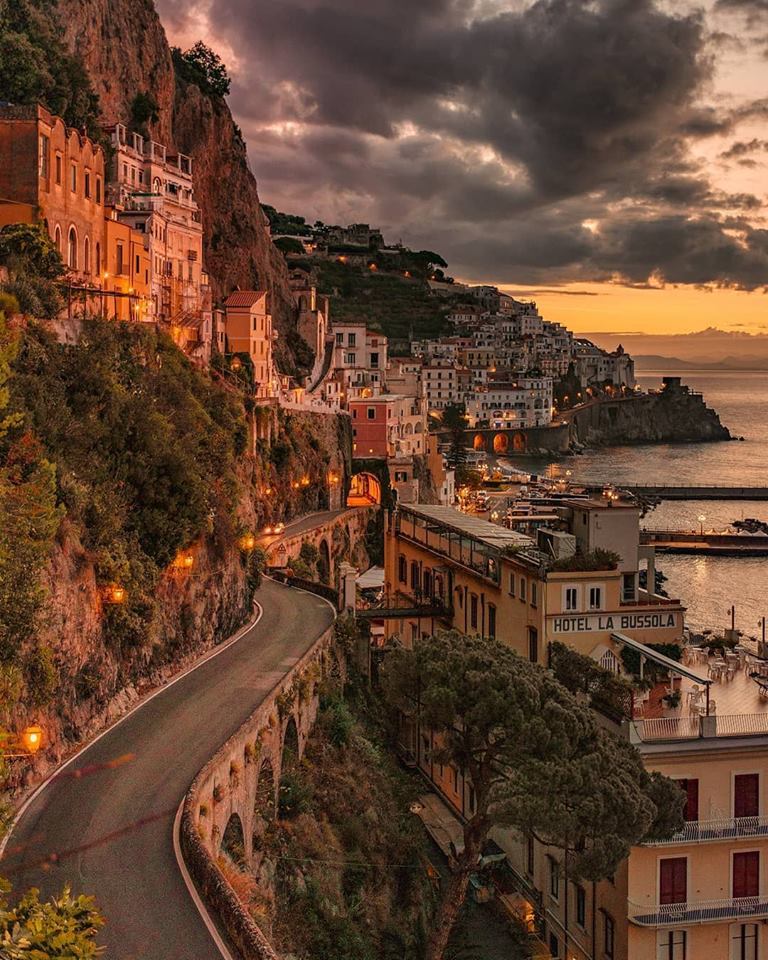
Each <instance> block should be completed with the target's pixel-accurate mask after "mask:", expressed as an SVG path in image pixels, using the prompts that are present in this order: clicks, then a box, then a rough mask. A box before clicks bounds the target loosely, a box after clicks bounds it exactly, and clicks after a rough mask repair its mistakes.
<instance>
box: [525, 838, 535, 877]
mask: <svg viewBox="0 0 768 960" xmlns="http://www.w3.org/2000/svg"><path fill="white" fill-rule="evenodd" d="M525 847H526V849H525V872H526V873H527V874H528V876H530V877H532V876H533V870H534V867H535V866H536V844H535V842H534V839H533V837H528V840H527V842H526V845H525Z"/></svg>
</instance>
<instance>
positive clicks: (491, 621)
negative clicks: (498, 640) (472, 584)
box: [488, 603, 496, 639]
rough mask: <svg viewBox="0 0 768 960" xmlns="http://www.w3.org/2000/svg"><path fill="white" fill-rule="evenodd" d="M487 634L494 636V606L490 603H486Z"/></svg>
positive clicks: (492, 637)
mask: <svg viewBox="0 0 768 960" xmlns="http://www.w3.org/2000/svg"><path fill="white" fill-rule="evenodd" d="M488 636H489V637H491V639H495V637H496V607H494V605H493V604H492V603H489V604H488Z"/></svg>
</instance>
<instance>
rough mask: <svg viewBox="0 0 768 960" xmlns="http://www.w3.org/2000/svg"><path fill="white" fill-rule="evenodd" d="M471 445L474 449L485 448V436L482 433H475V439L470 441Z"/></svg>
mask: <svg viewBox="0 0 768 960" xmlns="http://www.w3.org/2000/svg"><path fill="white" fill-rule="evenodd" d="M472 447H473V448H474V449H475V450H485V437H484V436H483V435H482V433H476V434H475V439H474V440H473V441H472Z"/></svg>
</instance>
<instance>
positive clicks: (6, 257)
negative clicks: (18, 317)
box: [0, 223, 65, 319]
mask: <svg viewBox="0 0 768 960" xmlns="http://www.w3.org/2000/svg"><path fill="white" fill-rule="evenodd" d="M0 266H3V267H6V268H7V270H8V274H9V279H8V280H6V281H5V283H3V284H2V287H1V288H0V289H1V290H2V291H4V292H5V293H7V294H10V295H12V296H13V298H14V300H15V301H16V305H17V309H18V310H19V311H20V312H21V313H26V314H28V315H30V316H33V317H38V318H41V319H46V318H49V317H54V316H55V315H56V314H57V313H58V312H59V310H60V309H61V303H62V301H61V294H60V292H59V287H58V284H57V281H58V280H59V279H60V278H61V277H63V276H64V272H65V268H64V262H63V260H62V259H61V255H60V254H59V252H58V250H57V249H56V247H55V246H54V245H53V242H52V240H51V238H50V237H49V236H48V231H47V230H46V229H45V227H44V226H42V224H28V223H9V224H8V225H7V226H5V227H3V228H2V229H1V230H0Z"/></svg>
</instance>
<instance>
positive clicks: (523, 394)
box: [464, 377, 552, 430]
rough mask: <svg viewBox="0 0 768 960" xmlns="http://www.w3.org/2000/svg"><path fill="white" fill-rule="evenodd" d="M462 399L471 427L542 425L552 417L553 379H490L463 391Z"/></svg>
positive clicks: (505, 427)
mask: <svg viewBox="0 0 768 960" xmlns="http://www.w3.org/2000/svg"><path fill="white" fill-rule="evenodd" d="M464 402H465V404H466V408H467V416H468V417H469V426H470V428H474V427H477V426H481V425H484V424H487V425H488V426H489V427H490V428H491V429H494V430H503V429H510V428H514V427H520V428H523V427H545V426H547V425H548V424H549V423H550V422H551V420H552V378H551V377H537V378H532V377H520V378H518V379H516V380H509V381H489V382H488V383H487V384H486V386H485V387H483V388H479V389H475V390H473V391H471V392H470V393H468V394H466V396H465V397H464Z"/></svg>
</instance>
